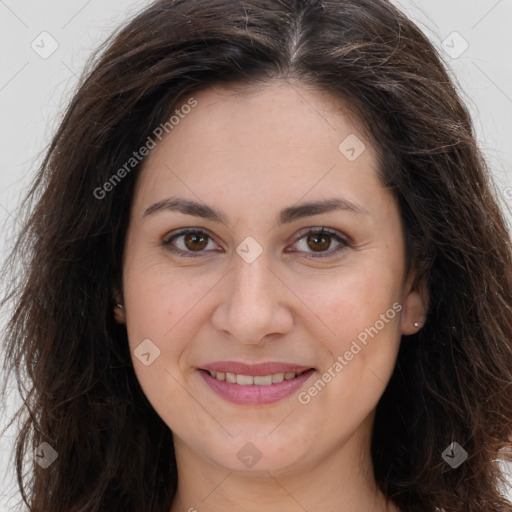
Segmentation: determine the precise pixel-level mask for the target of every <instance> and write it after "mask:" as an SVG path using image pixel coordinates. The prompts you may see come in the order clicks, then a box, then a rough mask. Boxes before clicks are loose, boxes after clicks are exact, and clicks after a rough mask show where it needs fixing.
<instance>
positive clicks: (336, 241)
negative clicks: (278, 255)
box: [287, 228, 351, 258]
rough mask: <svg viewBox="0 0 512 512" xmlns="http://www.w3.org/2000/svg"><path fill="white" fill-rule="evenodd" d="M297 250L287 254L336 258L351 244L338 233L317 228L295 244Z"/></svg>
mask: <svg viewBox="0 0 512 512" xmlns="http://www.w3.org/2000/svg"><path fill="white" fill-rule="evenodd" d="M294 245H295V249H294V250H292V251H289V250H287V252H302V253H304V257H305V258H327V257H331V256H336V255H338V254H340V253H341V252H343V251H344V250H345V249H347V248H348V247H351V245H350V242H349V241H348V240H346V239H345V238H344V237H343V236H342V235H341V234H340V233H338V231H333V230H330V229H327V228H317V229H313V230H309V231H306V232H305V233H304V235H303V236H301V237H300V238H298V239H297V241H296V242H295V244H294Z"/></svg>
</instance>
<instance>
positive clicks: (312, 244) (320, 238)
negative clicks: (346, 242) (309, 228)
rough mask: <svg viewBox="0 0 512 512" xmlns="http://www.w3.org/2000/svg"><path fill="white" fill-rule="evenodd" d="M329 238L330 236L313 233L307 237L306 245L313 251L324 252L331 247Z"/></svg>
mask: <svg viewBox="0 0 512 512" xmlns="http://www.w3.org/2000/svg"><path fill="white" fill-rule="evenodd" d="M331 238H332V237H331V235H326V234H323V233H314V234H311V235H308V237H307V242H306V243H307V244H308V247H309V248H310V249H312V250H313V251H326V250H327V249H329V247H330V245H331Z"/></svg>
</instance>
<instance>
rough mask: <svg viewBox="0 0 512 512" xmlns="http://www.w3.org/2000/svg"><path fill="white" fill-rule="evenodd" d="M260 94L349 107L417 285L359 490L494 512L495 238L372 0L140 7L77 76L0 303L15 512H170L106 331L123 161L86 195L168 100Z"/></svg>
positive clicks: (157, 426)
mask: <svg viewBox="0 0 512 512" xmlns="http://www.w3.org/2000/svg"><path fill="white" fill-rule="evenodd" d="M272 79H284V80H295V81H296V82H298V83H302V84H305V85H308V86H312V87H315V88H317V89H319V90H323V91H328V92H329V93H331V94H332V95H333V96H337V97H339V98H341V99H343V100H344V101H345V102H346V103H347V104H349V105H351V106H352V107H353V108H354V109H355V111H356V112H357V113H358V116H359V119H360V122H361V124H362V126H363V128H364V129H365V130H366V132H367V133H368V135H369V137H371V140H372V142H373V145H374V147H375V148H376V150H377V152H378V155H379V165H380V178H381V180H382V183H383V184H384V185H385V186H386V187H389V188H390V189H391V190H393V191H394V193H395V195H396V198H397V201H398V204H399V206H400V210H401V214H402V219H403V222H404V226H405V232H406V242H407V244H408V247H409V248H410V253H409V256H410V262H411V263H414V265H416V266H417V268H418V269H419V276H418V279H420V278H421V279H424V280H426V282H427V283H428V290H429V293H430V307H429V311H428V316H427V320H426V323H425V326H424V327H423V329H421V331H419V333H418V334H416V335H413V336H410V337H409V339H408V340H407V343H402V346H401V349H400V353H399V356H398V361H397V364H396V368H395V371H394V374H393V376H392V378H391V381H390V382H389V385H388V386H387V388H386V390H385V392H384V395H383V396H382V398H381V400H380V402H379V404H378V407H377V414H376V419H375V427H374V435H373V440H372V457H373V463H374V471H375V478H376V480H377V482H378V484H379V486H380V488H381V489H382V491H383V492H384V494H385V495H386V496H387V497H388V498H390V499H392V500H393V501H394V502H395V503H396V504H397V505H398V506H399V507H400V509H401V510H402V511H404V512H423V511H424V512H433V510H435V508H436V507H439V508H442V509H444V510H445V511H446V512H455V511H464V512H502V511H503V512H504V511H507V512H510V511H511V510H512V506H511V504H510V503H509V502H507V501H506V500H505V499H504V498H503V497H500V493H499V491H500V478H501V474H500V468H499V465H498V463H497V460H496V459H497V458H498V456H499V453H498V452H499V450H500V448H503V446H505V442H506V441H507V440H509V439H510V434H511V430H512V427H511V418H512V392H511V389H512V385H511V384H512V341H511V340H512V257H511V245H510V235H509V232H508V231H507V226H506V222H505V220H504V217H503V214H502V213H501V211H500V208H499V204H498V200H497V195H496V193H495V191H494V189H493V185H492V181H491V177H490V175H489V172H488V170H487V168H486V164H485V162H484V160H483V158H482V155H481V153H480V151H479V149H478V147H477V144H476V141H475V135H474V130H473V128H472V123H471V119H470V116H469V114H468V111H467V109H466V107H465V106H464V105H463V103H462V102H461V100H460V98H459V96H458V93H457V91H456V89H455V87H454V85H453V84H452V81H451V79H450V76H449V75H448V73H447V72H446V70H445V68H444V66H443V64H442V62H441V60H440V58H439V55H438V54H437V53H436V50H435V49H434V48H433V46H432V45H431V43H430V42H429V41H428V39H427V38H426V37H425V36H424V35H423V34H422V33H421V31H420V30H419V29H418V28H417V27H416V26H415V25H414V24H413V23H412V22H411V21H410V20H408V19H407V18H406V17H405V16H404V15H403V14H402V13H400V12H399V11H398V10H397V9H396V8H395V7H393V6H392V5H391V4H390V3H389V2H388V1H386V0H323V1H314V0H309V1H307V0H244V1H243V2H234V1H232V0H202V1H197V0H174V1H172V0H160V1H157V2H156V3H154V4H152V5H151V6H150V7H148V8H147V9H145V10H144V11H143V12H141V13H140V14H139V15H137V16H136V17H135V18H134V19H133V20H132V21H131V22H130V23H129V24H128V25H127V26H125V27H124V28H121V29H120V30H119V31H118V33H116V34H114V35H113V36H112V38H111V39H109V40H108V41H107V42H106V43H105V45H104V46H103V47H102V48H101V49H100V51H99V52H98V54H97V55H96V57H95V59H94V60H93V61H91V64H90V66H89V68H88V70H87V71H86V72H85V73H84V77H83V79H82V81H81V83H80V85H79V87H78V90H77V92H76V94H75V96H74V98H73V99H72V101H71V103H70V105H69V107H68V108H67V111H66V113H65V116H64V118H63V120H62V122H61V124H60V126H59V128H58V130H57V132H56V134H55V137H54V138H53V141H52V143H51V145H50V147H49V150H48V152H47V155H46V158H45V160H44V162H43V164H42V166H41V168H40V169H39V172H38V174H37V175H36V176H35V179H34V183H33V186H32V187H31V190H30V191H29V194H28V196H27V199H26V201H25V203H24V210H25V211H26V212H28V216H27V218H26V221H25V223H24V228H23V231H22V232H21V234H20V236H19V238H18V240H17V243H16V245H15V247H14V251H13V253H12V256H11V259H10V267H9V268H11V269H12V268H15V269H18V273H17V274H16V275H15V276H14V277H13V276H11V278H10V281H9V282H10V283H11V287H10V290H9V291H8V294H7V296H6V298H5V300H4V304H5V303H8V302H9V303H12V304H13V313H12V316H11V318H10V322H9V324H8V327H7V331H6V354H7V361H8V365H9V369H10V370H11V371H14V372H15V374H16V376H17V379H18V381H19V383H20V387H21V390H22V393H23V400H24V404H23V407H22V408H21V409H20V411H19V414H18V416H19V418H20V419H21V420H22V422H23V423H22V428H21V429H20V431H19V435H18V439H17V445H16V462H17V467H16V469H17V475H18V481H19V485H20V488H21V492H22V495H23V500H24V501H25V502H26V503H27V505H28V506H29V507H30V510H31V511H32V512H61V511H62V512H64V511H65V512H79V511H81V512H82V511H84V512H85V511H90V512H93V511H98V512H99V511H109V512H114V511H121V510H122V511H125V512H128V511H137V512H141V511H162V512H164V511H165V512H168V510H169V509H170V507H171V504H172V501H173V498H174V494H175V490H176V485H177V478H178V475H177V469H176V463H175V457H174V451H173V442H172V432H171V431H170V430H169V428H168V427H167V426H166V425H165V423H164V422H163V421H162V420H161V419H160V418H159V416H158V415H157V414H156V413H155V411H154V410H153V408H152V407H151V405H150V404H149V402H148V401H147V399H146V398H145V396H144V394H143V392H142V390H141V388H140V386H139V384H138V382H137V379H136V377H135V374H134V371H133V367H132V363H131V359H130V353H129V348H128V342H127V335H126V330H125V328H124V326H121V325H118V324H116V323H115V321H114V318H113V315H112V309H113V305H114V304H113V299H112V289H113V288H114V287H115V286H119V284H120V279H121V276H120V269H121V262H122V256H123V248H124V241H125V233H126V229H127V223H128V212H129V208H130V205H131V201H132V196H133V190H134V184H135V182H136V179H137V175H138V173H139V171H140V168H141V166H142V165H143V164H144V160H142V162H141V163H138V164H137V165H135V166H134V167H133V169H132V170H131V171H130V172H129V173H126V176H123V179H122V180H119V182H116V183H115V186H113V187H112V190H110V191H109V192H108V193H106V194H104V196H103V197H101V198H98V197H97V196H98V195H100V194H98V193H96V194H94V191H95V190H96V191H97V190H98V188H102V187H104V184H105V183H106V182H108V181H109V179H111V177H112V175H113V174H114V173H116V171H117V170H118V169H120V168H122V167H123V165H124V164H125V163H126V162H127V161H128V160H129V158H130V157H131V156H132V154H133V152H134V151H136V150H137V149H138V148H140V147H141V146H143V145H144V143H145V141H147V138H148V137H149V136H151V134H152V133H153V132H154V130H155V128H156V127H158V126H159V125H161V124H162V123H165V122H167V121H168V117H169V115H170V114H171V113H172V112H173V109H175V108H176V106H178V105H179V104H180V101H182V100H183V98H189V97H191V96H192V95H193V93H194V92H195V91H198V90H200V89H202V88H205V87H209V86H212V85H214V84H221V83H224V84H226V83H232V84H237V85H241V86H246V87H251V86H254V85H255V84H256V83H259V84H262V83H263V84H264V83H265V82H267V81H269V80H272ZM101 195H102V194H101ZM20 262H23V264H21V265H20ZM42 442H47V443H48V444H49V445H50V446H51V447H53V449H55V450H56V452H57V453H58V459H57V461H56V462H54V463H53V464H52V465H50V466H49V467H48V468H46V469H43V468H42V467H41V466H40V465H39V464H36V463H35V462H34V461H31V462H30V464H29V466H28V469H27V468H26V466H25V465H24V462H23V460H24V456H25V455H26V454H30V453H32V452H33V450H34V449H35V448H36V447H38V446H39V445H40V444H41V443H42ZM452 442H457V443H458V444H459V445H461V446H462V447H463V448H464V449H465V450H466V452H467V453H468V458H467V460H466V461H465V462H464V463H463V464H461V465H460V466H459V467H458V468H455V469H452V468H451V467H450V466H449V465H448V464H447V463H446V462H445V460H443V458H442V453H443V452H444V450H445V449H446V448H447V447H449V446H450V445H451V443H452Z"/></svg>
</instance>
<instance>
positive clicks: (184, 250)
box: [162, 229, 219, 257]
mask: <svg viewBox="0 0 512 512" xmlns="http://www.w3.org/2000/svg"><path fill="white" fill-rule="evenodd" d="M162 245H163V246H164V247H166V248H167V249H168V250H169V251H171V252H173V253H176V254H179V255H181V256H190V257H194V256H204V255H206V254H207V253H208V252H211V251H212V250H214V251H218V250H219V248H218V246H217V244H215V242H214V241H213V240H212V238H211V237H210V235H208V233H206V232H205V231H203V230H201V229H184V230H182V231H179V232H177V233H174V234H170V235H168V236H166V237H165V238H164V239H163V240H162Z"/></svg>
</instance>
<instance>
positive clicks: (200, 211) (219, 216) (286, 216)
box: [143, 197, 369, 226]
mask: <svg viewBox="0 0 512 512" xmlns="http://www.w3.org/2000/svg"><path fill="white" fill-rule="evenodd" d="M165 211H176V212H179V213H183V214H185V215H193V216H194V217H201V218H203V219H208V220H211V221H213V222H218V223H220V224H224V225H226V226H227V225H228V217H227V215H226V214H225V213H224V212H223V211H221V210H217V209H215V208H212V207H211V206H208V205H206V204H202V203H198V202H196V201H191V200H188V199H182V198H179V197H169V198H167V199H162V200H161V201H158V202H157V203H155V204H153V205H151V206H150V207H149V208H147V209H146V211H145V212H144V215H143V217H147V216H149V215H153V214H155V213H159V212H165ZM331 211H347V212H351V213H356V214H358V215H369V212H368V210H366V209H365V208H363V207H362V206H360V205H358V204H356V203H352V202H350V201H348V200H346V199H342V198H332V199H324V200H321V201H311V202H308V203H302V204H299V205H294V206H288V207H286V208H284V209H283V210H281V211H280V212H279V215H278V224H288V223H290V222H293V221H295V220H298V219H301V218H303V217H310V216H312V215H320V214H321V213H326V212H331Z"/></svg>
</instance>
